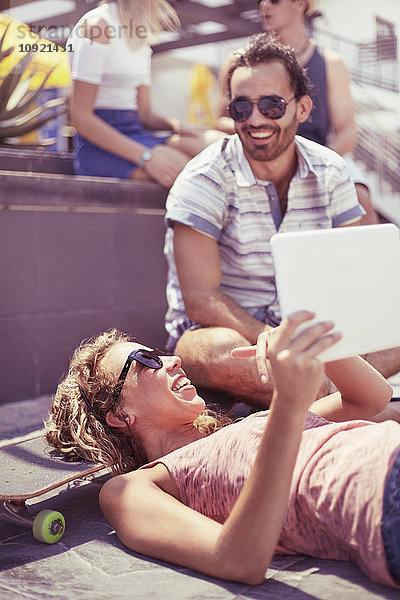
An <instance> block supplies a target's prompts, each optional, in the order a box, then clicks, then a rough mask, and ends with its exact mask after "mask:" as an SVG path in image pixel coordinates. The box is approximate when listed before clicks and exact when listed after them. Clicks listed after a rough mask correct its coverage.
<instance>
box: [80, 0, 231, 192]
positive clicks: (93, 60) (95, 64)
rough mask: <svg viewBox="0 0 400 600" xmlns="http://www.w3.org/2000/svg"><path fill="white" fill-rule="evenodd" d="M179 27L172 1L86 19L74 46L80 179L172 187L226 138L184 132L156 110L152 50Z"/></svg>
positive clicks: (101, 11)
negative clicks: (152, 182)
mask: <svg viewBox="0 0 400 600" xmlns="http://www.w3.org/2000/svg"><path fill="white" fill-rule="evenodd" d="M178 24H179V20H178V17H177V15H176V13H175V11H174V10H173V8H172V7H171V6H170V4H169V2H168V1H167V0H116V1H110V0H104V1H103V2H101V3H100V5H99V6H98V7H97V8H95V9H94V10H91V11H89V12H88V13H86V14H85V15H84V16H83V17H82V18H81V19H80V20H79V21H78V23H77V24H76V26H75V27H74V29H73V31H72V32H71V35H70V38H69V40H68V45H70V46H71V48H72V52H70V54H69V56H70V61H71V77H72V90H71V101H70V118H71V124H72V125H73V126H74V127H75V128H76V130H77V132H78V133H77V135H76V139H75V142H74V143H75V149H76V158H75V162H74V167H75V172H76V173H77V174H79V175H94V176H103V177H121V178H131V179H154V180H155V181H157V182H159V183H160V184H162V185H164V186H165V187H170V186H171V185H172V184H173V182H174V180H175V178H176V176H177V175H178V173H179V172H180V171H181V169H182V168H183V166H184V165H185V164H186V162H187V161H188V160H189V158H191V157H192V156H194V155H195V154H197V153H198V152H200V150H202V149H203V148H204V147H205V146H206V145H207V144H209V143H211V142H212V141H214V140H215V139H217V137H218V136H219V135H223V134H222V133H218V132H216V131H200V130H193V129H192V130H190V129H184V128H183V127H182V126H181V125H180V123H179V121H178V119H166V118H164V117H161V116H159V115H157V114H156V113H154V112H153V111H152V108H151V98H150V88H151V53H152V51H151V48H150V45H149V44H150V42H152V41H154V39H155V36H156V35H157V33H159V32H160V31H161V30H162V29H170V30H171V29H175V28H176V27H177V26H178ZM151 130H153V131H154V130H168V133H167V132H166V135H164V136H163V137H160V136H156V135H154V134H153V133H152V131H151Z"/></svg>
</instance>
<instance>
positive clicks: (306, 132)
mask: <svg viewBox="0 0 400 600" xmlns="http://www.w3.org/2000/svg"><path fill="white" fill-rule="evenodd" d="M257 4H258V5H259V10H260V17H261V24H262V27H263V29H264V31H266V32H268V33H270V34H271V33H273V35H274V36H276V37H277V39H279V41H280V42H281V43H282V44H285V45H287V46H291V47H292V48H293V49H294V51H295V54H296V58H297V60H298V62H299V63H300V64H301V65H302V66H303V67H304V68H305V69H306V73H307V76H308V78H309V79H310V81H311V84H312V91H311V98H312V100H313V109H312V112H311V117H310V118H309V119H307V121H306V122H305V123H300V124H299V129H298V131H297V133H298V134H299V135H301V136H303V137H306V138H308V139H309V140H313V141H314V142H318V143H319V144H323V145H324V146H328V147H329V148H332V150H335V152H338V153H339V154H341V155H342V156H345V159H346V162H347V166H348V168H349V169H350V173H351V176H352V179H353V181H354V183H355V186H356V192H357V197H358V201H359V203H360V204H361V206H362V207H363V208H364V210H365V211H366V214H365V215H364V216H363V217H362V219H361V223H360V224H361V225H373V224H376V223H378V217H377V214H376V212H375V210H374V207H373V205H372V200H371V196H370V192H369V189H368V183H367V180H366V179H365V177H364V175H363V173H362V172H361V170H360V168H359V167H358V166H357V164H356V163H355V162H354V160H353V159H352V158H351V157H350V156H349V153H350V152H352V150H353V149H354V147H355V144H356V140H357V131H356V126H355V115H354V107H353V100H352V97H351V89H350V75H349V71H348V69H347V66H346V64H345V62H344V60H343V59H342V57H341V56H339V54H337V52H334V51H332V50H331V49H329V48H320V47H318V46H317V44H316V43H315V41H314V40H312V39H310V38H309V37H308V35H307V32H306V27H305V25H306V19H307V18H308V17H310V16H311V15H312V14H313V12H314V5H315V2H314V0H257ZM241 51H242V50H236V51H235V52H234V53H232V54H230V56H229V57H228V59H227V61H226V62H225V64H224V65H223V67H222V68H221V70H220V74H219V78H218V88H219V89H218V98H217V107H216V116H217V118H216V127H217V128H218V129H220V130H221V131H226V132H227V133H234V131H235V127H234V123H233V121H232V119H231V118H230V116H229V113H228V111H227V104H228V89H227V82H226V75H227V73H228V71H229V69H230V68H231V66H232V64H233V59H234V56H235V54H236V53H237V52H241Z"/></svg>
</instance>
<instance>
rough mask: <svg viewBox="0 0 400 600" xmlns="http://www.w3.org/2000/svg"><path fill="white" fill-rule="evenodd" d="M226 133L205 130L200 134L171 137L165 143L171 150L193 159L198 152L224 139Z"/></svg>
mask: <svg viewBox="0 0 400 600" xmlns="http://www.w3.org/2000/svg"><path fill="white" fill-rule="evenodd" d="M226 135H227V134H226V133H224V132H223V131H218V130H216V129H206V130H205V131H204V132H202V133H196V134H193V135H191V134H189V135H179V134H175V135H172V136H171V137H170V138H169V140H168V141H167V142H166V144H167V145H168V146H170V147H171V148H176V149H178V150H181V151H182V152H184V153H185V154H188V155H189V156H191V157H193V156H196V154H198V153H199V152H201V151H202V150H204V148H206V147H207V146H209V145H210V144H212V143H213V142H216V141H217V140H218V139H221V138H222V137H226Z"/></svg>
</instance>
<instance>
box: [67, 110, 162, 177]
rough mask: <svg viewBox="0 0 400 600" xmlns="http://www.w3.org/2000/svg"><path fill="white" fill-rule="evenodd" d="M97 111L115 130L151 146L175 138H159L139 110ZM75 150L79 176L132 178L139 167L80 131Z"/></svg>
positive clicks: (75, 138)
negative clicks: (90, 139)
mask: <svg viewBox="0 0 400 600" xmlns="http://www.w3.org/2000/svg"><path fill="white" fill-rule="evenodd" d="M94 112H95V114H96V115H97V116H98V117H100V118H101V119H103V121H106V123H108V124H109V125H111V126H112V127H114V129H117V130H118V131H120V132H121V133H123V134H124V135H126V136H127V137H129V138H131V140H133V141H135V142H139V143H140V144H143V145H144V146H146V147H147V148H152V147H153V146H155V145H157V144H163V143H164V142H166V141H167V140H168V139H169V138H170V137H171V134H169V135H162V136H159V137H158V136H157V135H155V134H154V133H153V132H151V131H148V130H147V129H144V128H143V126H142V123H141V122H140V119H139V116H138V111H137V110H112V109H98V110H95V111H94ZM74 150H75V158H74V171H75V174H76V175H88V176H95V177H119V178H121V179H128V178H129V177H130V176H131V173H132V171H134V169H135V168H136V166H137V165H136V163H133V162H130V161H129V160H125V159H124V158H120V157H119V156H117V155H116V154H111V152H107V150H102V148H99V147H98V146H95V145H94V144H91V143H90V142H88V141H87V140H86V139H85V138H83V137H82V136H81V135H79V134H78V133H77V134H76V135H75V137H74Z"/></svg>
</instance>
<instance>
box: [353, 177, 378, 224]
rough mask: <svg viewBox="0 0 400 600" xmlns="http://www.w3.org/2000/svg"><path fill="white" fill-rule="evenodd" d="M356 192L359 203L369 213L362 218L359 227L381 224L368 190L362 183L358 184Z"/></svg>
mask: <svg viewBox="0 0 400 600" xmlns="http://www.w3.org/2000/svg"><path fill="white" fill-rule="evenodd" d="M356 192H357V198H358V201H359V203H360V204H361V206H362V207H363V209H364V210H365V212H366V213H367V214H366V215H364V216H363V217H362V219H361V221H360V223H359V225H376V224H377V223H379V218H378V215H377V214H376V212H375V209H374V207H373V205H372V200H371V196H370V193H369V190H368V188H367V187H365V185H363V184H362V183H356Z"/></svg>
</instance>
